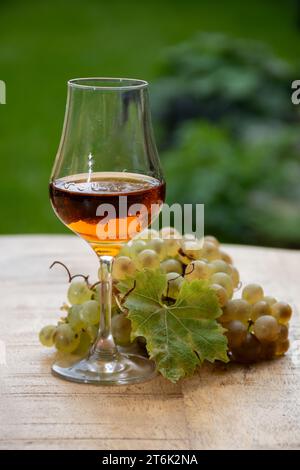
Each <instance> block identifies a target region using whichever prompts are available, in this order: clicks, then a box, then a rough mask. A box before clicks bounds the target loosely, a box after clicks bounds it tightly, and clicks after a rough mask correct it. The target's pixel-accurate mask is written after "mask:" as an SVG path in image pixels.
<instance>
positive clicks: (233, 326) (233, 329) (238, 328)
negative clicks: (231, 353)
mask: <svg viewBox="0 0 300 470" xmlns="http://www.w3.org/2000/svg"><path fill="white" fill-rule="evenodd" d="M224 328H226V330H227V331H226V333H225V334H226V336H227V339H228V347H229V349H234V348H239V347H240V346H241V344H242V343H243V342H244V341H245V339H246V336H247V327H246V325H244V323H242V322H241V321H239V320H232V321H231V322H229V323H226V324H225V325H224Z"/></svg>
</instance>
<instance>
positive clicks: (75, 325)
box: [67, 304, 85, 333]
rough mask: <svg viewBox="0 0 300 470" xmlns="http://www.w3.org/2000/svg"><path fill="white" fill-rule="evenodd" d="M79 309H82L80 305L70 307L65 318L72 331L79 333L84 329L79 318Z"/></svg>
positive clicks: (83, 324)
mask: <svg viewBox="0 0 300 470" xmlns="http://www.w3.org/2000/svg"><path fill="white" fill-rule="evenodd" d="M81 309H82V304H81V305H72V307H71V308H70V309H69V312H68V316H67V322H68V324H69V325H70V327H71V328H72V330H74V331H75V332H77V333H78V332H79V331H81V330H82V328H84V326H85V323H84V321H83V319H82V316H81Z"/></svg>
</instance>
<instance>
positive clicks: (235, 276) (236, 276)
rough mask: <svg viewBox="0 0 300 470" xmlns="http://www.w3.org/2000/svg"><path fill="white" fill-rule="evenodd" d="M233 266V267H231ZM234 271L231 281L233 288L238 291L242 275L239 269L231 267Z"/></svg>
mask: <svg viewBox="0 0 300 470" xmlns="http://www.w3.org/2000/svg"><path fill="white" fill-rule="evenodd" d="M229 266H231V265H229ZM231 268H232V271H231V279H232V283H233V287H234V288H235V289H236V288H237V287H238V286H239V283H240V273H239V272H238V270H237V268H236V267H235V266H231Z"/></svg>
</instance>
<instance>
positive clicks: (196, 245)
mask: <svg viewBox="0 0 300 470" xmlns="http://www.w3.org/2000/svg"><path fill="white" fill-rule="evenodd" d="M201 252H202V245H201V243H200V242H199V240H187V241H185V240H183V241H182V243H181V250H180V251H179V259H180V261H182V262H183V263H184V264H189V263H190V262H191V260H196V259H199V258H200V257H201Z"/></svg>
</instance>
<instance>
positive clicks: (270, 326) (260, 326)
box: [253, 315, 279, 343]
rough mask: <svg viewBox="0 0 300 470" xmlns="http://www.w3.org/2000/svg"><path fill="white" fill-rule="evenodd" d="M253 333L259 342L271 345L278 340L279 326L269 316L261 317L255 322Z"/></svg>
mask: <svg viewBox="0 0 300 470" xmlns="http://www.w3.org/2000/svg"><path fill="white" fill-rule="evenodd" d="M253 331H254V334H255V336H256V337H257V339H258V340H259V341H261V342H265V343H271V342H273V341H276V339H277V338H278V335H279V325H278V323H277V321H276V319H275V318H274V317H272V316H271V315H263V316H261V317H259V318H258V319H257V320H256V321H255V323H254V326H253Z"/></svg>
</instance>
